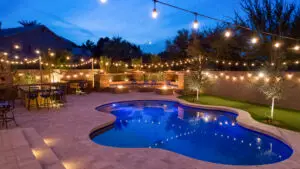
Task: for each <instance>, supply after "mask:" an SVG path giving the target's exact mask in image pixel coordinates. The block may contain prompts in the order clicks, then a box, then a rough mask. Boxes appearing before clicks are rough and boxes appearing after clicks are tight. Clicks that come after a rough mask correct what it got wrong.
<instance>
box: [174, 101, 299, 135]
mask: <svg viewBox="0 0 300 169" xmlns="http://www.w3.org/2000/svg"><path fill="white" fill-rule="evenodd" d="M179 98H180V99H183V100H186V101H189V102H194V103H200V104H204V105H217V106H227V107H234V108H238V109H242V110H245V111H247V112H249V113H250V114H251V116H252V117H253V118H254V119H255V120H257V121H260V122H263V123H265V122H266V119H267V116H269V115H270V113H269V112H270V107H269V106H264V105H257V104H252V103H247V102H242V101H236V100H230V99H226V98H221V97H216V96H208V95H201V96H200V97H199V100H198V101H196V99H195V96H191V95H188V96H180V97H179ZM275 106H276V105H275ZM274 112H275V114H274V121H277V123H276V126H278V127H281V128H286V129H290V130H294V131H300V111H297V110H288V109H279V108H275V110H274ZM272 125H275V124H272Z"/></svg>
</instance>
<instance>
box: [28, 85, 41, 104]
mask: <svg viewBox="0 0 300 169" xmlns="http://www.w3.org/2000/svg"><path fill="white" fill-rule="evenodd" d="M38 97H39V88H38V87H36V86H29V90H28V94H27V100H28V101H27V109H28V110H30V108H31V101H32V100H35V106H36V107H37V108H39V102H38Z"/></svg>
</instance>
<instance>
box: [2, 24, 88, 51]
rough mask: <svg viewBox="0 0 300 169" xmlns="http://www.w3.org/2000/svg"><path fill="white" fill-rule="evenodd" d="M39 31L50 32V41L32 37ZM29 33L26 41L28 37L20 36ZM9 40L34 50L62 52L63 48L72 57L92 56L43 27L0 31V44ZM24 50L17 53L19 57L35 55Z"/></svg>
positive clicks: (47, 38) (7, 44)
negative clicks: (31, 47) (70, 53)
mask: <svg viewBox="0 0 300 169" xmlns="http://www.w3.org/2000/svg"><path fill="white" fill-rule="evenodd" d="M41 29H42V30H43V31H42V32H45V31H44V30H46V32H50V33H51V35H53V36H54V37H53V36H50V39H49V36H45V38H41V37H44V36H43V35H39V36H34V31H35V30H41ZM31 32H32V33H33V36H30V39H28V36H25V37H24V36H21V35H22V34H24V33H31ZM11 38H13V39H14V40H16V39H19V40H20V41H21V42H22V43H23V44H24V45H26V46H28V45H30V46H31V45H33V46H34V48H39V49H43V48H45V47H47V49H48V48H51V49H54V50H56V49H58V50H62V49H64V48H65V50H69V51H71V52H72V53H73V54H74V55H77V56H91V55H92V54H91V52H90V51H89V50H86V49H82V48H79V47H77V45H76V44H75V43H74V42H72V41H70V40H68V39H65V38H63V37H61V36H59V35H57V34H55V33H54V32H53V31H51V30H50V29H49V28H47V27H46V26H45V25H33V26H25V27H17V28H7V29H0V40H2V42H3V41H7V42H8V41H10V39H11ZM33 39H34V40H33ZM53 39H55V40H53ZM57 39H60V41H56V40H57ZM32 40H33V41H32ZM17 41H18V40H17ZM61 42H62V43H61ZM10 43H11V42H8V43H4V44H5V45H3V46H0V48H9V47H8V46H10V47H11V44H10ZM21 45H22V44H21ZM26 49H27V48H26ZM26 49H24V50H25V51H20V52H19V53H20V54H21V55H22V54H23V55H26V56H31V55H33V56H35V54H34V53H32V52H33V51H26ZM3 50H4V49H3Z"/></svg>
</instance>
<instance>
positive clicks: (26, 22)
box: [18, 20, 41, 27]
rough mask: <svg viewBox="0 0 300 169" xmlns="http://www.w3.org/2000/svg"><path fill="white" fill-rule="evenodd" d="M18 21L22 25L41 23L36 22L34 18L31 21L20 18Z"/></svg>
mask: <svg viewBox="0 0 300 169" xmlns="http://www.w3.org/2000/svg"><path fill="white" fill-rule="evenodd" d="M18 23H19V24H21V25H22V26H23V27H29V26H36V25H41V23H39V22H37V21H36V20H33V21H27V20H21V21H19V22H18Z"/></svg>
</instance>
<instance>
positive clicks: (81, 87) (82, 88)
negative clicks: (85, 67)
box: [77, 81, 87, 95]
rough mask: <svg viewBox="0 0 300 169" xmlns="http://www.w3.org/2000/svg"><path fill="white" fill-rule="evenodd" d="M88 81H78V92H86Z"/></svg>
mask: <svg viewBox="0 0 300 169" xmlns="http://www.w3.org/2000/svg"><path fill="white" fill-rule="evenodd" d="M86 86H87V85H86V82H85V81H80V82H79V83H78V92H77V93H78V94H79V95H82V94H86V92H85V89H86Z"/></svg>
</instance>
